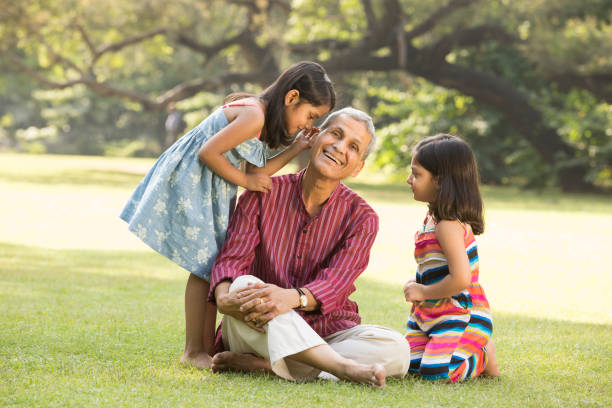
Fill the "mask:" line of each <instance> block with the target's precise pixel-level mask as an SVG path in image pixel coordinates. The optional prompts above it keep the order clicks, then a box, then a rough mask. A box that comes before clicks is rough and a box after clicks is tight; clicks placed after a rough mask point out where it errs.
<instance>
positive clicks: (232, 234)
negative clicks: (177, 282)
mask: <svg viewBox="0 0 612 408" xmlns="http://www.w3.org/2000/svg"><path fill="white" fill-rule="evenodd" d="M259 217H260V201H259V197H258V193H256V192H252V191H245V192H244V193H243V194H242V195H241V196H240V199H239V200H238V205H237V207H236V210H235V211H234V214H233V215H232V218H231V220H230V222H229V226H228V229H227V235H226V239H225V243H224V244H223V247H222V248H221V250H220V251H219V255H218V256H217V260H216V261H215V264H214V266H213V268H212V273H211V276H210V291H209V292H208V300H209V301H210V302H215V288H216V287H217V285H218V284H219V283H220V282H222V281H224V280H230V281H233V280H234V279H235V278H237V277H238V276H242V275H247V274H248V273H249V270H250V268H251V264H252V263H253V259H254V257H255V248H256V247H257V245H258V244H259Z"/></svg>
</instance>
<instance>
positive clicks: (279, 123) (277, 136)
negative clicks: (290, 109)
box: [225, 61, 336, 149]
mask: <svg viewBox="0 0 612 408" xmlns="http://www.w3.org/2000/svg"><path fill="white" fill-rule="evenodd" d="M292 89H295V90H297V91H298V92H299V93H300V96H299V98H300V99H299V103H309V104H311V105H313V106H322V105H329V110H330V111H331V110H332V109H334V106H335V105H336V93H335V92H334V87H333V85H332V83H331V81H330V79H329V77H328V76H327V73H326V72H325V69H324V68H323V67H322V66H321V65H319V64H317V63H316V62H310V61H302V62H298V63H296V64H294V65H292V66H290V67H289V68H287V69H286V70H285V71H284V72H283V73H282V74H280V76H279V77H278V78H277V79H276V81H274V83H273V84H272V85H270V86H269V87H268V88H266V89H265V90H264V91H263V92H262V93H261V94H259V95H258V97H259V98H260V99H262V100H263V101H264V102H265V104H266V112H265V118H266V119H265V122H264V127H263V129H262V130H261V140H262V141H264V142H266V144H267V145H268V146H270V148H272V149H276V148H278V147H281V146H287V145H289V144H290V143H291V141H292V136H293V135H290V134H288V133H287V130H286V129H285V115H284V112H285V109H284V108H285V95H286V94H287V92H289V91H291V90H292ZM249 96H255V95H250V94H245V93H236V94H231V95H228V96H227V97H226V98H225V102H229V101H235V100H237V99H243V98H246V97H249Z"/></svg>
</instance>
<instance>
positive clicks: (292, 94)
mask: <svg viewBox="0 0 612 408" xmlns="http://www.w3.org/2000/svg"><path fill="white" fill-rule="evenodd" d="M299 101H300V91H298V90H297V89H292V90H290V91H289V92H287V93H286V94H285V106H291V105H296V104H297V103H298V102H299Z"/></svg>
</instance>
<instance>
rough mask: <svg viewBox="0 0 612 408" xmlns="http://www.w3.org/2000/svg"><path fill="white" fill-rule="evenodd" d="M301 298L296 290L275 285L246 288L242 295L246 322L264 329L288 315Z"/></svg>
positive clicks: (242, 307)
mask: <svg viewBox="0 0 612 408" xmlns="http://www.w3.org/2000/svg"><path fill="white" fill-rule="evenodd" d="M298 299H299V296H298V293H297V291H296V290H295V289H283V288H280V287H278V286H276V285H273V284H269V283H267V284H257V285H253V286H251V287H249V288H245V289H244V290H243V291H241V293H240V300H241V301H242V305H241V307H240V312H242V313H244V315H245V316H244V321H245V322H247V323H249V322H251V323H253V324H254V325H255V327H258V328H262V327H263V326H265V325H266V324H267V323H268V322H269V321H270V320H272V319H274V318H275V317H276V316H278V315H281V314H283V313H287V312H289V311H290V310H292V309H293V308H294V307H297V306H298V305H299V300H298Z"/></svg>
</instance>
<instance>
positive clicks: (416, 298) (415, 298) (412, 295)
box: [403, 279, 426, 303]
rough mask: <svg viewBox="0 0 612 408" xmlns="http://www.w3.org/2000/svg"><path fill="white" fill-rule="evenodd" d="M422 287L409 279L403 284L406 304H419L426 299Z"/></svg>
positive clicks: (414, 280)
mask: <svg viewBox="0 0 612 408" xmlns="http://www.w3.org/2000/svg"><path fill="white" fill-rule="evenodd" d="M423 288H424V286H423V285H421V284H420V283H417V282H416V279H409V280H408V281H407V282H406V283H405V284H404V288H403V289H404V297H405V298H406V302H412V303H414V302H421V301H423V300H425V299H426V297H425V293H424V290H423Z"/></svg>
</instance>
